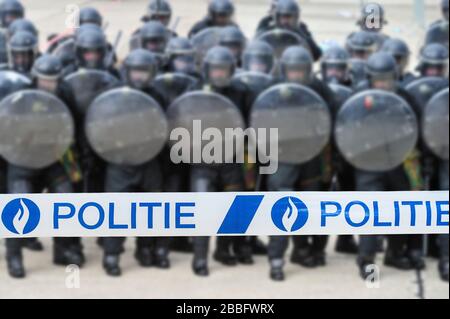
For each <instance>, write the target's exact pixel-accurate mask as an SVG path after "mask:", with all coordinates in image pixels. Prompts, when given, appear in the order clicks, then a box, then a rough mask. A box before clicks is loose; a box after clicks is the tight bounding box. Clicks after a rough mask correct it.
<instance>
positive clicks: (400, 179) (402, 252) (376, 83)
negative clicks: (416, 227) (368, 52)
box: [355, 52, 423, 278]
mask: <svg viewBox="0 0 450 319" xmlns="http://www.w3.org/2000/svg"><path fill="white" fill-rule="evenodd" d="M367 77H368V80H367V81H365V82H364V83H362V84H360V85H359V86H358V91H364V90H366V89H370V88H373V89H378V90H383V91H388V92H393V93H396V94H398V95H399V96H401V97H402V98H403V99H404V100H405V101H407V102H408V104H409V105H411V106H412V108H413V110H417V107H416V106H415V102H414V100H413V99H412V98H411V97H410V96H409V94H408V93H407V92H406V91H405V90H404V89H403V88H402V87H401V86H400V84H399V82H398V67H397V62H396V60H395V58H394V57H393V56H392V55H391V54H389V53H385V52H380V53H375V54H373V55H372V56H371V57H370V58H369V60H368V62H367ZM411 164H412V165H400V166H398V167H396V168H394V169H392V170H390V171H385V172H368V171H364V170H361V169H355V183H356V191H408V190H411V188H412V185H411V183H410V176H413V175H414V174H416V173H417V170H418V163H417V162H414V160H412V162H411ZM407 167H408V168H407ZM409 239H410V238H408V236H403V235H396V236H388V243H389V245H388V246H389V247H388V249H387V252H386V255H385V259H384V263H385V265H386V266H390V267H394V268H397V269H401V270H410V269H412V268H413V266H415V265H423V261H422V258H423V256H422V255H421V254H417V255H414V256H408V249H407V246H408V245H409V246H410V247H414V251H416V252H417V251H419V252H420V250H421V247H422V242H421V238H420V236H419V237H415V238H413V239H412V240H410V241H409V242H408V240H409ZM376 252H377V236H360V243H359V255H358V259H357V263H358V266H359V269H360V274H361V276H362V278H367V276H369V275H370V268H368V267H369V266H370V265H372V264H374V263H375V255H376Z"/></svg>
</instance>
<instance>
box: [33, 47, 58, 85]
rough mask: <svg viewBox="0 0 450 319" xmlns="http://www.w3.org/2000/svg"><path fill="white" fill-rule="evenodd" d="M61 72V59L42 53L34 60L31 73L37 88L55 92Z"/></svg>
mask: <svg viewBox="0 0 450 319" xmlns="http://www.w3.org/2000/svg"><path fill="white" fill-rule="evenodd" d="M62 72H63V64H62V61H61V59H60V58H58V57H56V56H53V55H50V54H44V55H42V56H41V57H39V58H38V59H37V60H36V61H35V62H34V65H33V69H32V71H31V74H32V76H33V81H34V83H35V85H36V87H37V88H38V89H40V90H44V91H48V92H50V93H55V92H56V90H57V88H58V83H59V80H60V78H61V76H62Z"/></svg>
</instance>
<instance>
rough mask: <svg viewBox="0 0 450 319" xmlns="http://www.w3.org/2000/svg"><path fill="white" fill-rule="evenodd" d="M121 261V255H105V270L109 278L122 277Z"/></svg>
mask: <svg viewBox="0 0 450 319" xmlns="http://www.w3.org/2000/svg"><path fill="white" fill-rule="evenodd" d="M119 261H120V257H119V255H105V257H104V258H103V268H104V269H105V271H106V273H107V274H108V275H109V276H112V277H119V276H120V275H122V270H121V269H120V266H119Z"/></svg>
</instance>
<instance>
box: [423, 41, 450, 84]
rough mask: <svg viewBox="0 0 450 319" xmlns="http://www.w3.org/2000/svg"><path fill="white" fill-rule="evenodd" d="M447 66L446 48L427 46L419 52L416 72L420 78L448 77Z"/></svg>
mask: <svg viewBox="0 0 450 319" xmlns="http://www.w3.org/2000/svg"><path fill="white" fill-rule="evenodd" d="M448 66H449V53H448V48H447V47H446V46H444V45H443V44H440V43H432V44H428V45H426V46H425V47H424V48H423V49H422V50H421V52H420V62H419V66H418V70H419V71H420V73H421V75H422V76H438V77H448Z"/></svg>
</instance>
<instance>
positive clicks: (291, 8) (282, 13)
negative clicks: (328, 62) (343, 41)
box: [257, 0, 322, 61]
mask: <svg viewBox="0 0 450 319" xmlns="http://www.w3.org/2000/svg"><path fill="white" fill-rule="evenodd" d="M300 13H301V12H300V7H299V5H298V4H297V2H296V1H294V0H279V1H277V2H276V4H275V7H274V9H273V18H272V23H270V24H269V25H268V26H263V27H261V28H260V29H258V30H257V34H258V35H259V34H262V33H264V32H266V31H269V30H273V29H276V28H281V29H287V30H290V31H293V32H295V33H297V34H298V35H299V36H300V37H301V38H302V39H304V40H305V41H306V42H307V43H308V46H309V48H310V49H311V52H312V55H313V58H314V60H315V61H318V60H319V59H320V57H321V56H322V49H321V48H320V47H319V45H318V44H317V43H316V42H315V40H314V38H313V36H312V34H311V32H310V31H309V29H308V27H307V25H306V24H305V23H303V22H302V21H301V20H300Z"/></svg>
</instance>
